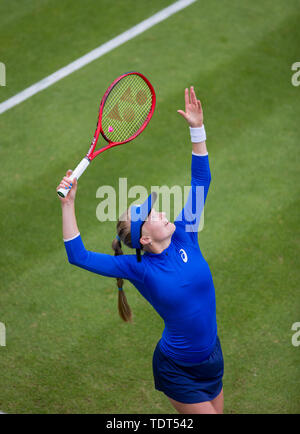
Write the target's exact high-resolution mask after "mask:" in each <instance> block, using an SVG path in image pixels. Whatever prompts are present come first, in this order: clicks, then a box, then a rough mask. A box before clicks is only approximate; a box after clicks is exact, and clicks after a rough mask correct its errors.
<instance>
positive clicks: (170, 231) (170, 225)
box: [166, 222, 176, 234]
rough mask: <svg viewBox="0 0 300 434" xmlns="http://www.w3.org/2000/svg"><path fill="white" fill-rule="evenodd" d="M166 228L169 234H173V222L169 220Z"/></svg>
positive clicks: (174, 228) (174, 227)
mask: <svg viewBox="0 0 300 434" xmlns="http://www.w3.org/2000/svg"><path fill="white" fill-rule="evenodd" d="M166 228H167V229H168V231H169V233H170V234H173V233H174V232H175V230H176V226H175V225H174V223H171V222H169V223H168V224H167V226H166Z"/></svg>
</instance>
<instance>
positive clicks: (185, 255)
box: [179, 249, 188, 262]
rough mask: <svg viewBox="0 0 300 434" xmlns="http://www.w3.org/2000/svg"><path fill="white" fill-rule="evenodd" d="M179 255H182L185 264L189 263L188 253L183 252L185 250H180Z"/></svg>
mask: <svg viewBox="0 0 300 434" xmlns="http://www.w3.org/2000/svg"><path fill="white" fill-rule="evenodd" d="M179 253H180V256H181V259H182V260H183V262H187V261H188V257H187V254H186V251H185V250H183V249H180V250H179Z"/></svg>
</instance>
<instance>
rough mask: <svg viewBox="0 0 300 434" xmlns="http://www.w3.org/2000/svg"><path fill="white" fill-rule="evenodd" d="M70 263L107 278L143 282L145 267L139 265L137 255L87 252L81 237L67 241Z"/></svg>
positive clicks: (66, 246)
mask: <svg viewBox="0 0 300 434" xmlns="http://www.w3.org/2000/svg"><path fill="white" fill-rule="evenodd" d="M65 248H66V251H67V255H68V259H69V262H70V263H71V264H73V265H77V267H80V268H84V269H85V270H88V271H92V272H93V273H97V274H101V275H102V276H107V277H120V278H123V279H128V280H134V281H137V282H143V280H144V274H145V267H144V266H143V264H138V263H137V261H136V257H135V255H119V256H112V255H107V254H104V253H96V252H91V251H89V250H86V249H85V247H84V245H83V242H82V239H81V236H80V235H78V236H77V237H76V238H74V239H73V240H71V241H65Z"/></svg>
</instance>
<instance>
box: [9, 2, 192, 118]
mask: <svg viewBox="0 0 300 434" xmlns="http://www.w3.org/2000/svg"><path fill="white" fill-rule="evenodd" d="M196 1H197V0H179V1H177V2H175V3H173V4H172V5H171V6H168V7H167V8H165V9H162V10H161V11H160V12H157V13H156V14H154V15H152V17H150V18H148V19H147V20H144V21H142V22H141V23H139V24H137V25H136V26H134V27H131V29H129V30H127V31H126V32H124V33H121V34H120V35H119V36H116V37H115V38H113V39H111V40H110V41H108V42H106V43H105V44H103V45H100V46H99V47H98V48H95V49H94V50H92V51H90V52H89V53H87V54H85V55H84V56H82V57H79V59H77V60H75V61H74V62H72V63H69V65H67V66H65V67H64V68H61V69H59V70H58V71H56V72H54V73H53V74H51V75H49V76H48V77H46V78H44V79H43V80H41V81H38V82H37V83H35V84H33V85H32V86H30V87H27V89H24V90H23V91H22V92H20V93H17V94H16V95H15V96H13V97H11V98H9V99H7V100H6V101H4V102H3V103H1V104H0V114H1V113H4V112H6V111H7V110H9V109H10V108H12V107H14V106H16V105H17V104H20V103H21V102H23V101H25V100H26V99H28V98H30V97H31V96H33V95H35V94H36V93H38V92H41V91H42V90H44V89H46V88H47V87H49V86H51V85H52V84H54V83H56V82H57V81H59V80H61V79H62V78H64V77H67V76H68V75H70V74H72V72H74V71H77V70H78V69H80V68H82V67H83V66H85V65H87V64H88V63H91V62H93V60H95V59H99V57H101V56H103V55H104V54H106V53H108V52H109V51H112V50H113V49H114V48H116V47H119V46H120V45H122V44H124V43H125V42H127V41H129V40H130V39H133V38H135V37H136V36H137V35H140V34H141V33H143V32H145V31H146V30H148V29H150V28H151V27H153V26H155V24H158V23H160V22H161V21H164V20H166V19H167V18H169V17H170V16H171V15H173V14H175V13H176V12H178V11H180V10H181V9H184V8H186V7H187V6H189V5H190V4H192V3H195V2H196Z"/></svg>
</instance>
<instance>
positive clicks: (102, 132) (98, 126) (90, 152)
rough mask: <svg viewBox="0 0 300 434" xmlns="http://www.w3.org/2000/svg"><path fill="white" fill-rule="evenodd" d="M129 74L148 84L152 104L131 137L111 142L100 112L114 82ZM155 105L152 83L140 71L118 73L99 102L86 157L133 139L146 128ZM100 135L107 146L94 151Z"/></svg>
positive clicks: (91, 158)
mask: <svg viewBox="0 0 300 434" xmlns="http://www.w3.org/2000/svg"><path fill="white" fill-rule="evenodd" d="M129 75H138V76H139V77H141V78H142V79H143V80H144V81H145V82H146V83H147V85H148V87H149V89H150V91H151V95H152V106H151V110H150V111H149V113H148V116H147V119H146V120H145V122H144V123H143V125H142V126H141V127H140V128H139V129H138V131H137V132H136V133H135V134H134V135H132V136H131V137H129V139H127V140H124V141H123V142H112V141H111V140H109V138H108V137H106V135H105V133H104V131H103V128H102V113H103V107H104V104H105V101H106V100H107V98H108V95H109V94H110V92H111V91H112V89H113V88H114V87H115V86H116V84H117V83H118V82H119V81H120V80H122V79H123V78H124V77H127V76H129ZM155 105H156V95H155V91H154V88H153V86H152V84H151V83H150V81H149V80H148V79H147V78H146V77H145V76H144V75H143V74H141V73H140V72H136V71H131V72H126V73H124V74H122V75H120V77H118V78H116V80H114V81H113V82H112V84H111V85H110V86H109V88H108V89H107V91H106V92H105V94H104V96H103V98H102V100H101V103H100V107H99V117H98V122H97V128H96V131H95V134H94V138H93V140H92V143H91V146H90V149H89V151H88V153H87V154H86V157H87V158H88V159H89V160H90V161H92V160H93V159H94V158H95V157H97V155H99V154H101V152H104V151H106V150H107V149H110V148H113V147H114V146H118V145H122V144H124V143H127V142H130V141H131V140H133V139H135V138H136V137H137V136H138V135H139V134H141V132H142V131H143V130H144V129H145V128H146V126H147V125H148V123H149V121H150V119H151V117H152V115H153V113H154V109H155ZM100 133H101V135H102V137H103V138H104V139H105V140H106V141H107V142H108V145H107V146H104V147H103V148H101V149H98V150H97V151H96V152H94V151H95V148H96V145H97V142H98V138H99V135H100Z"/></svg>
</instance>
